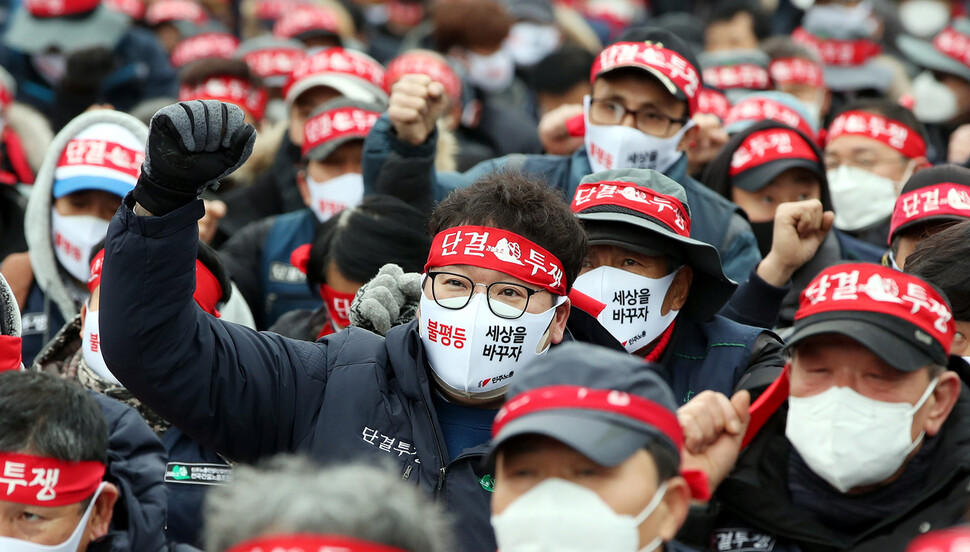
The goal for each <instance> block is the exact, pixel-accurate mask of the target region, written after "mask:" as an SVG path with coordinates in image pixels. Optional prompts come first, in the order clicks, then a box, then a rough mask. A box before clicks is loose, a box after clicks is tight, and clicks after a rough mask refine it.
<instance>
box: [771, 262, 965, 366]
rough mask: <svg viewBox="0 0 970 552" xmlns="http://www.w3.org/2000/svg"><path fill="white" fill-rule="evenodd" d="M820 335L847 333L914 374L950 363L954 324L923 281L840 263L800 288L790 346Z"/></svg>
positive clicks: (878, 268)
mask: <svg viewBox="0 0 970 552" xmlns="http://www.w3.org/2000/svg"><path fill="white" fill-rule="evenodd" d="M823 334H840V335H844V336H846V337H849V338H851V339H852V340H854V341H857V342H858V343H860V344H862V345H863V346H865V347H866V348H867V349H869V350H870V351H872V353H873V354H875V355H876V356H878V357H879V358H881V359H882V360H884V361H885V362H886V363H887V364H889V365H890V366H892V367H893V368H896V369H897V370H901V371H903V372H913V371H915V370H919V369H920V368H923V367H924V366H927V365H929V364H936V365H939V366H947V365H948V364H949V354H950V346H951V345H952V344H953V337H954V335H955V334H956V324H955V322H954V321H953V314H952V311H951V309H950V305H949V303H948V302H947V300H946V298H945V297H944V296H943V294H941V293H940V292H939V291H938V290H937V289H936V288H934V287H933V286H932V285H931V284H929V283H927V282H925V281H924V280H921V279H920V278H917V277H915V276H912V275H909V274H904V273H902V272H899V271H898V270H894V269H892V268H890V267H888V266H880V265H877V264H870V263H856V264H840V265H835V266H831V267H829V268H827V269H825V270H823V271H822V272H821V273H820V274H819V275H818V276H816V277H815V279H814V280H812V282H811V283H810V284H809V285H808V287H806V288H805V290H804V291H802V293H801V298H800V303H799V308H798V311H797V312H795V325H794V333H793V334H792V336H791V337H790V338H789V339H788V346H789V347H791V346H793V345H796V344H797V343H799V342H801V341H803V340H805V339H807V338H809V337H814V336H818V335H823Z"/></svg>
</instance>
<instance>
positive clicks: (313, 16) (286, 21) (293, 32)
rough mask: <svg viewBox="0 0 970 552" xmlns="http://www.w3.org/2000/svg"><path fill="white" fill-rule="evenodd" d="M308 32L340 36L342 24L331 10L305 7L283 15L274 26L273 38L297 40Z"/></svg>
mask: <svg viewBox="0 0 970 552" xmlns="http://www.w3.org/2000/svg"><path fill="white" fill-rule="evenodd" d="M308 31H324V32H328V33H332V34H334V35H339V34H340V23H339V22H338V21H337V17H336V16H335V15H334V14H333V13H331V12H330V10H326V9H323V8H318V7H314V6H304V7H302V8H297V9H295V10H293V11H290V12H289V13H285V14H283V16H282V17H280V18H279V19H277V20H276V24H275V25H273V36H276V37H277V38H295V37H297V36H299V35H301V34H303V33H305V32H308Z"/></svg>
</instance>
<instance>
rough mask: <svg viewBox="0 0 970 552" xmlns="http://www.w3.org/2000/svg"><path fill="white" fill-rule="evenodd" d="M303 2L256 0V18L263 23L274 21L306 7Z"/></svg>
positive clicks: (294, 0)
mask: <svg viewBox="0 0 970 552" xmlns="http://www.w3.org/2000/svg"><path fill="white" fill-rule="evenodd" d="M307 5H308V4H307V3H306V2H304V1H303V0H258V1H257V2H256V17H257V19H262V20H264V21H275V20H277V19H279V18H280V17H282V16H283V15H284V14H286V13H289V12H290V11H291V10H296V9H300V8H304V7H306V6H307Z"/></svg>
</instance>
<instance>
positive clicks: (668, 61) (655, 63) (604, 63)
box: [589, 42, 701, 114]
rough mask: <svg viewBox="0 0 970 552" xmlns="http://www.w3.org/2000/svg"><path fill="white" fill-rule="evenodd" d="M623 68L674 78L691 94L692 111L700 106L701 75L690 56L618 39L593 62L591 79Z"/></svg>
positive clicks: (689, 100)
mask: <svg viewBox="0 0 970 552" xmlns="http://www.w3.org/2000/svg"><path fill="white" fill-rule="evenodd" d="M620 67H640V68H643V69H652V70H654V71H657V72H659V73H660V74H662V75H664V76H665V77H667V78H668V79H670V80H671V81H672V82H673V83H674V86H676V87H677V89H678V90H680V91H681V92H683V93H684V95H685V96H687V105H688V108H689V111H690V113H691V114H693V113H695V112H696V109H697V91H698V89H699V88H700V86H701V76H700V75H699V74H698V73H697V69H696V68H695V67H694V66H693V65H691V63H690V62H689V61H687V59H686V58H684V57H683V56H681V55H680V54H678V53H677V52H675V51H673V50H668V49H667V48H664V47H663V45H662V44H653V43H649V42H617V43H616V44H612V45H610V46H608V47H607V48H606V49H604V50H603V51H602V52H600V55H598V56H596V60H595V61H594V62H593V69H592V71H591V72H590V79H589V80H590V82H596V77H598V76H599V75H600V74H602V73H605V72H606V71H611V70H613V69H617V68H620Z"/></svg>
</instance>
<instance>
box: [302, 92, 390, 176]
mask: <svg viewBox="0 0 970 552" xmlns="http://www.w3.org/2000/svg"><path fill="white" fill-rule="evenodd" d="M345 108H356V109H358V110H363V111H366V112H368V113H370V114H371V117H372V119H373V121H376V120H377V118H378V117H380V114H381V113H383V111H384V108H383V107H382V106H381V105H378V104H376V103H372V102H365V101H361V100H352V99H350V98H336V99H334V100H330V101H329V102H327V103H325V104H323V105H321V106H320V107H318V108H316V109H314V110H313V112H312V113H310V116H309V117H308V118H307V127H308V128H309V127H310V126H311V125H312V121H313V120H314V119H315V118H317V117H318V116H321V115H323V114H325V113H328V112H331V111H338V110H341V109H345ZM355 123H358V124H355V125H354V126H353V128H349V129H347V130H346V131H342V132H337V133H336V135H335V136H334V137H333V138H330V139H325V140H320V141H318V142H317V143H315V144H308V143H306V142H305V143H304V153H303V156H304V157H306V158H307V159H309V160H311V161H323V160H324V159H326V158H327V157H330V154H332V153H333V152H334V151H336V150H337V148H339V147H340V146H342V145H344V144H346V143H347V142H350V141H353V140H361V141H363V140H364V138H366V137H367V134H368V133H369V132H370V129H371V127H372V126H373V122H371V123H370V124H369V125H364V124H362V122H361V121H355Z"/></svg>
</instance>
